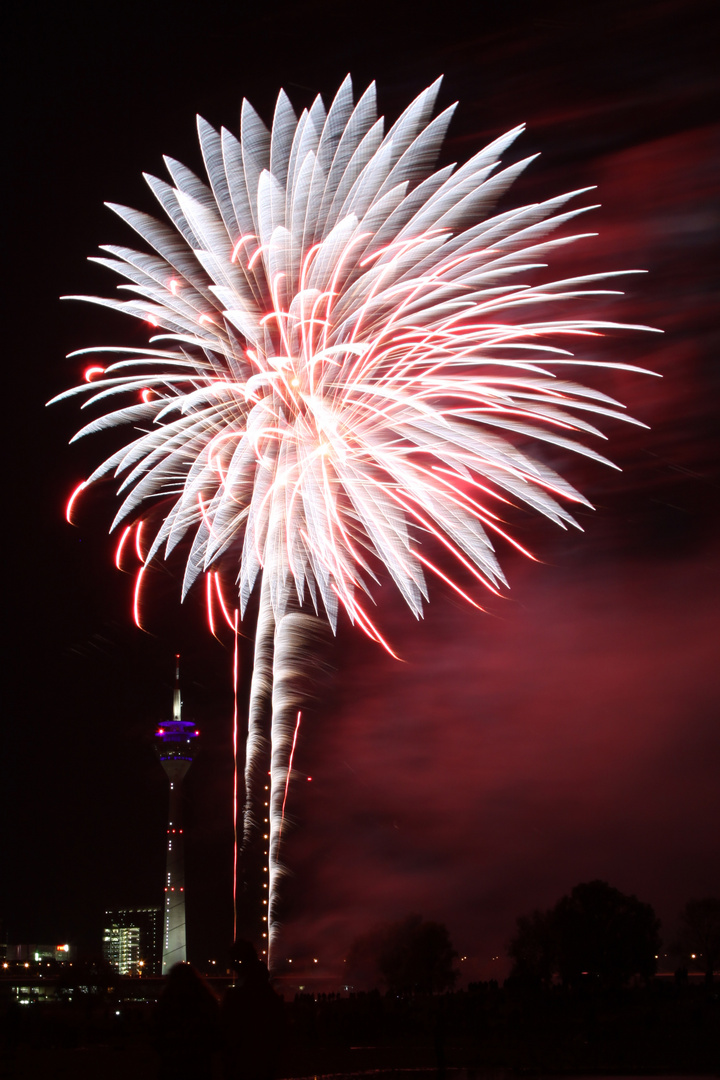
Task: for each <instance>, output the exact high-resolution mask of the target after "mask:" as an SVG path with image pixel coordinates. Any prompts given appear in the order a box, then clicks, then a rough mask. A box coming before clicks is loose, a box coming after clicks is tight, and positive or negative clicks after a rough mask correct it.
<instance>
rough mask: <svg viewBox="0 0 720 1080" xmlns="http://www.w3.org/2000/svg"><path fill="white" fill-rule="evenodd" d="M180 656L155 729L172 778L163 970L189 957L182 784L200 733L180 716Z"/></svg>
mask: <svg viewBox="0 0 720 1080" xmlns="http://www.w3.org/2000/svg"><path fill="white" fill-rule="evenodd" d="M181 711H182V698H181V696H180V657H179V655H176V657H175V692H174V694H173V716H172V720H168V721H167V722H166V723H164V724H161V725H160V726H159V727H158V729H157V731H156V732H155V738H156V739H157V742H156V743H155V746H156V749H157V752H158V757H159V758H160V764H161V765H162V767H163V769H164V770H165V774H166V776H167V778H168V780H169V781H170V803H169V808H168V827H167V863H166V868H165V870H166V874H165V907H164V915H165V925H164V928H163V942H162V945H163V950H162V973H163V975H166V974H167V973H168V971H169V970H170V968H171V967H172V966H173V964H177V963H180V962H185V961H186V960H187V938H186V932H185V859H184V852H183V830H182V785H183V780H184V779H185V775H186V773H187V771H188V769H189V768H190V766H191V764H192V760H193V757H194V756H195V740H196V739H197V737H198V735H199V734H200V732H199V731H198V730H197V728H196V727H195V725H194V724H193V723H191V722H190V721H189V720H183V719H182V718H181Z"/></svg>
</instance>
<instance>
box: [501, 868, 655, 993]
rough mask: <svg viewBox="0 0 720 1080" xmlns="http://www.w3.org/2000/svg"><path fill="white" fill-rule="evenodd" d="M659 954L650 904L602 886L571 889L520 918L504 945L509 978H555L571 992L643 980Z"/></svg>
mask: <svg viewBox="0 0 720 1080" xmlns="http://www.w3.org/2000/svg"><path fill="white" fill-rule="evenodd" d="M659 950H660V922H659V920H658V918H657V916H656V915H655V912H654V911H653V909H652V907H651V906H650V904H644V903H642V901H640V900H638V899H637V897H635V896H626V895H625V894H624V893H621V892H620V891H619V890H618V889H614V888H613V887H612V886H611V885H608V884H607V882H605V881H590V882H587V883H586V884H582V885H576V886H575V888H574V889H573V890H572V891H571V892H570V894H569V895H568V896H563V897H561V899H560V900H558V902H557V903H556V904H555V906H554V907H552V908H551V909H550V910H549V911H534V912H533V914H532V915H527V916H521V917H520V918H519V919H518V920H517V932H516V934H515V936H514V937H513V939H512V941H511V942H510V945H509V946H508V954H509V956H510V958H511V959H512V960H513V961H514V964H513V970H512V977H513V978H515V979H519V980H526V981H532V982H536V983H540V984H542V985H549V984H550V983H551V982H553V981H556V980H558V979H559V980H560V982H561V983H562V984H563V985H564V986H567V987H571V988H574V987H577V986H579V985H580V984H581V983H582V982H585V983H587V982H593V981H594V982H596V983H598V984H599V985H601V986H603V987H607V988H613V987H620V986H624V985H626V984H627V983H628V982H629V981H630V979H632V978H633V976H640V977H641V978H642V979H649V978H650V977H651V976H652V975H654V973H655V970H656V967H657V956H658V953H659Z"/></svg>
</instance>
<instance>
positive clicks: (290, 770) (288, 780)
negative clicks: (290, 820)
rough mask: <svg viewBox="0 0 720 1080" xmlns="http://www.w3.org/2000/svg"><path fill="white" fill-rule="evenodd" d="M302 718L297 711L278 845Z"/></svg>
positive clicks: (279, 839) (300, 712) (280, 838)
mask: <svg viewBox="0 0 720 1080" xmlns="http://www.w3.org/2000/svg"><path fill="white" fill-rule="evenodd" d="M301 718H302V711H298V714H297V722H296V724H295V734H294V735H293V741H292V748H291V750H290V759H289V761H288V771H287V779H286V780H285V794H284V795H283V801H282V813H281V814H280V828H279V829H278V845H279V844H280V841H281V840H282V830H283V824H284V823H285V803H286V802H287V797H288V788H289V787H290V773H291V772H292V763H293V758H294V757H295V746H296V745H297V737H298V731H299V730H300V720H301Z"/></svg>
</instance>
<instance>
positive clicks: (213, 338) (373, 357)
mask: <svg viewBox="0 0 720 1080" xmlns="http://www.w3.org/2000/svg"><path fill="white" fill-rule="evenodd" d="M438 89H439V80H438V82H436V83H435V84H433V86H431V87H429V88H428V89H427V90H425V91H424V92H423V93H422V94H420V96H419V97H418V98H416V99H415V101H413V102H412V104H411V105H410V106H409V107H408V109H407V110H406V111H405V112H404V113H403V114H402V116H401V117H400V119H399V120H398V121H397V122H396V123H395V124H394V125H393V126H392V127H391V128H390V130H389V131H388V132H387V133H385V130H384V123H383V120H382V119H378V117H377V112H376V101H375V88H374V86H370V87H369V88H368V89H367V90H366V91H365V93H364V94H363V95H362V97H361V98H360V99H359V101H358V102H357V103H355V102H354V99H353V91H352V85H351V82H350V79H349V77H348V78H347V79H346V80H345V82H344V83H343V85H342V86H341V88H340V90H339V91H338V93H337V95H336V97H335V99H334V101H333V102H332V104H331V106H330V108H329V109H327V110H326V109H325V106H324V105H323V102H322V100H321V99H320V98H319V97H318V98H317V99H316V100H315V102H314V103H313V105H312V107H311V108H310V109H309V110H305V111H303V112H302V114H301V115H300V117H299V118H298V117H297V116H296V114H295V112H294V111H293V108H292V106H291V104H290V102H289V100H288V98H287V97H286V95H285V94H284V93H283V92H281V93H280V96H279V98H278V101H277V106H276V109H275V116H274V119H273V124H272V128H271V130H268V129H267V127H266V126H265V125H264V123H263V122H262V121H261V119H260V118H259V117H258V115H257V113H256V112H255V111H254V110H253V108H252V106H250V105H249V104H248V102H243V106H242V114H241V127H240V138H239V139H237V138H235V137H234V136H233V135H231V134H230V133H229V132H228V131H226V130H225V129H223V130H222V131H221V132H217V131H216V130H214V129H213V128H212V127H211V126H210V125H209V124H208V123H206V122H205V121H204V120H203V119H199V120H198V130H199V137H200V145H201V148H202V153H203V158H204V162H205V168H206V170H207V178H208V182H207V183H206V182H204V181H202V180H200V179H199V178H198V177H197V176H196V175H194V173H192V172H191V171H190V170H189V169H187V168H186V167H185V166H183V165H181V164H180V163H179V162H178V161H175V160H173V159H170V158H166V159H165V162H166V165H167V169H168V172H169V174H170V177H171V180H172V184H168V183H166V182H165V181H163V180H160V179H157V178H156V177H153V176H147V177H146V179H147V182H148V184H149V186H150V188H151V189H152V191H153V193H154V195H155V196H156V198H157V199H158V201H159V202H160V204H161V206H162V208H163V210H164V211H165V214H166V215H167V218H168V219H169V222H168V223H161V222H159V221H157V220H155V219H154V218H152V217H149V216H148V215H146V214H144V213H140V212H138V211H135V210H131V209H128V208H126V207H123V206H116V205H113V206H111V209H113V210H114V211H115V212H116V213H117V214H118V215H119V216H120V217H121V218H123V220H124V221H126V222H127V223H128V224H129V225H130V226H131V227H132V228H133V229H134V230H135V231H136V232H137V233H139V235H140V236H141V237H142V238H143V240H144V241H146V242H147V244H149V246H150V247H151V248H152V249H153V250H154V254H150V253H141V252H138V251H135V250H133V249H131V248H128V247H119V246H110V247H105V248H103V249H102V250H103V252H104V253H105V254H104V255H103V256H102V257H101V258H98V259H96V260H95V261H96V262H98V263H100V264H101V265H102V266H105V267H107V268H108V269H110V270H113V271H114V272H116V273H118V274H120V276H121V277H123V278H124V279H125V283H124V284H122V285H120V289H122V290H124V291H125V292H126V294H127V295H128V298H127V299H117V298H114V299H106V298H97V297H77V298H76V299H83V300H89V301H91V302H92V303H96V304H102V305H105V306H107V307H110V308H113V309H115V310H119V311H124V312H126V313H128V314H130V315H132V316H134V317H135V318H138V319H141V320H144V321H145V322H146V323H147V324H149V325H150V326H151V327H154V328H156V331H157V332H156V333H155V334H154V335H153V336H152V338H151V346H150V347H148V348H144V349H96V350H93V349H88V350H83V352H85V353H104V354H105V355H106V356H107V357H109V362H107V363H106V366H104V367H100V366H99V365H95V364H94V365H93V367H91V368H89V369H88V372H87V380H88V381H87V382H86V384H85V385H83V386H81V387H77V388H75V389H74V390H71V391H68V394H64V395H61V397H66V396H68V395H69V394H74V393H78V392H82V391H86V392H89V398H88V400H87V401H86V402H85V405H87V406H93V405H97V404H100V405H102V406H103V407H107V406H109V407H110V411H107V412H105V413H104V415H102V416H100V417H98V418H97V419H94V420H92V421H91V422H90V423H89V424H88V425H87V426H86V427H84V428H83V429H82V430H81V431H80V432H79V433H78V436H76V438H79V437H80V436H82V435H86V434H90V433H93V432H97V431H100V430H102V429H104V428H108V427H112V426H116V425H125V424H129V425H131V426H133V427H135V428H136V429H139V434H137V436H136V437H135V438H133V440H132V441H131V442H130V443H129V444H127V445H126V446H124V447H123V448H122V449H120V450H118V451H117V452H116V453H115V454H113V455H112V456H111V457H109V458H108V459H107V460H106V461H105V462H103V464H102V465H100V466H99V468H97V469H96V470H95V472H93V473H92V475H91V476H90V477H89V478H88V480H87V481H85V482H84V484H83V485H81V487H82V489H84V488H86V487H87V486H88V485H89V484H91V483H93V482H94V481H96V480H100V479H101V478H103V477H107V476H113V475H114V476H119V477H121V478H122V482H121V484H120V492H121V493H123V495H124V498H123V501H122V505H121V506H120V509H119V511H118V514H117V517H116V519H115V523H114V524H115V525H117V524H119V523H121V522H128V521H130V522H131V523H134V522H137V521H139V520H141V519H142V520H143V523H144V531H143V536H142V541H141V538H140V535H139V533H137V534H136V544H137V549H138V553H139V555H140V558H141V561H142V568H143V569H144V568H145V567H146V566H147V565H148V564H149V563H150V561H151V560H153V559H154V558H155V557H156V556H160V557H166V556H167V555H169V553H170V552H171V551H172V550H173V549H174V548H175V547H176V546H177V545H178V544H179V543H180V542H181V541H183V540H184V541H185V542H186V544H187V545H188V554H187V558H186V563H185V574H184V581H183V594H184V593H185V592H186V591H187V590H188V589H189V588H190V586H191V585H192V584H193V582H194V581H195V580H196V579H197V578H198V576H200V575H202V574H207V575H209V577H208V582H209V593H208V595H209V596H210V595H211V594H213V589H214V588H215V586H218V583H219V579H218V576H217V570H218V569H219V568H220V569H222V568H225V571H226V573H227V571H228V569H229V571H230V572H231V573H232V576H233V578H234V580H235V581H236V582H237V597H238V599H237V606H238V607H239V609H240V611H241V612H244V611H245V608H246V605H247V603H248V600H249V597H250V595H251V593H252V591H253V589H254V587H255V585H256V584H257V581H258V577H259V576H261V578H262V585H261V590H260V609H259V618H258V626H257V631H256V641H255V668H254V674H253V682H252V688H251V702H250V714H249V735H248V747H247V755H246V762H247V765H246V782H247V791H248V802H247V805H246V816H245V836H246V840H247V839H249V837H250V835H251V834H252V830H253V829H254V827H255V825H256V824H257V823H258V816H257V815H256V814H255V813H254V807H253V804H252V803H253V801H252V791H253V785H254V784H255V782H256V776H257V771H258V768H259V766H260V764H261V763H262V762H263V761H264V760H265V755H266V754H267V753H268V752H269V754H270V772H271V785H270V787H271V791H270V800H269V802H270V807H269V827H270V834H269V836H270V854H271V859H270V867H271V869H270V875H271V878H270V894H271V899H270V903H269V916H268V917H269V920H270V928H269V930H268V933H269V935H270V942H271V943H272V941H273V935H274V929H273V912H274V902H275V898H276V893H277V889H276V879H277V873H278V871H279V852H278V849H279V842H280V835H281V828H282V820H283V814H284V806H285V799H286V797H287V779H288V775H289V772H288V770H289V760H290V754H291V750H292V746H293V745H294V740H295V738H296V737H297V724H296V718H297V716H298V711H299V709H300V708H301V707H302V704H303V693H300V692H299V691H297V689H293V687H295V688H296V687H297V683H298V679H299V678H300V676H301V674H302V669H303V665H304V661H303V657H304V655H305V650H306V649H307V647H308V642H309V640H310V639H313V638H318V637H319V636H321V627H322V626H327V625H329V626H331V627H332V628H333V630H334V629H335V627H336V624H337V618H338V612H339V611H340V610H343V611H344V612H345V613H346V614H347V616H348V617H349V619H350V620H351V622H353V623H357V624H358V625H359V626H360V628H361V629H362V630H363V631H364V632H365V633H366V634H368V635H369V636H370V637H371V638H373V639H375V640H376V641H378V642H379V643H380V644H382V645H383V646H384V647H386V648H388V650H390V645H389V644H388V643H387V642H386V641H385V640H384V639H383V637H382V635H381V632H380V630H379V628H378V626H377V624H376V620H375V619H374V617H371V615H370V612H369V605H370V602H371V588H372V584H373V583H377V582H378V580H379V575H380V573H381V571H382V573H383V574H388V575H389V576H390V577H391V578H392V580H393V581H394V582H395V585H396V586H397V588H398V589H399V591H400V593H401V594H402V596H403V598H404V600H405V602H406V603H407V605H408V606H409V607H410V609H411V611H412V612H413V614H414V615H416V616H420V615H421V613H422V604H423V601H424V600H426V599H427V596H428V592H427V584H426V581H427V578H428V575H430V576H437V577H438V578H440V579H442V580H443V582H445V583H446V584H447V585H448V586H449V587H450V588H452V589H454V590H455V591H456V592H457V593H459V594H460V595H461V596H462V597H463V598H464V599H466V600H468V601H469V602H470V603H476V600H475V598H474V596H473V592H476V588H475V586H476V584H478V583H479V584H480V585H482V586H484V587H486V588H488V589H491V590H497V589H498V588H499V587H501V586H503V585H504V584H505V579H504V577H503V573H502V570H501V568H500V565H499V563H498V560H497V558H496V555H495V552H494V548H493V537H494V536H498V535H499V536H502V537H504V538H506V539H507V540H509V542H510V543H514V541H513V540H512V538H511V537H509V536H508V534H507V532H506V530H505V526H504V523H503V519H502V517H501V515H500V511H501V510H502V509H503V506H504V504H506V503H508V502H510V503H521V504H525V505H526V506H528V507H530V508H532V509H533V510H537V511H538V512H539V513H541V514H543V515H545V516H546V517H547V518H549V519H550V520H552V521H554V522H555V523H556V524H558V525H560V526H563V527H566V526H568V525H574V524H575V522H574V520H573V517H572V515H571V513H570V512H569V510H568V508H567V504H568V503H570V504H572V503H575V504H577V503H582V504H585V505H588V504H587V502H586V500H585V499H584V498H583V496H582V495H580V494H579V493H578V492H577V491H576V490H575V489H574V488H573V487H572V486H571V485H570V484H568V483H567V482H566V481H565V480H564V479H562V478H561V477H560V476H558V475H557V474H556V473H555V472H554V471H553V470H551V469H550V468H549V467H548V466H547V465H546V464H544V463H543V462H542V461H541V460H540V459H539V458H537V457H534V456H532V454H531V453H530V452H529V451H528V449H527V444H528V443H529V442H530V441H531V440H541V441H542V442H545V443H552V444H554V445H555V446H557V447H561V448H563V449H565V450H572V451H575V452H577V453H581V454H585V455H587V456H589V457H591V458H594V459H595V460H597V461H605V458H603V457H601V455H599V454H598V453H597V452H596V451H595V450H594V449H591V448H589V447H588V446H586V445H585V444H584V443H583V442H581V441H578V440H577V437H578V436H580V437H586V436H598V435H599V434H600V433H599V432H598V431H597V430H596V428H595V427H594V426H593V425H592V424H591V423H589V422H588V419H587V417H588V415H591V414H593V413H594V414H601V415H605V416H610V417H623V418H624V419H627V417H626V415H625V414H624V413H623V412H622V407H621V406H620V405H619V404H618V403H617V402H615V401H613V400H612V399H610V398H608V397H606V396H605V395H603V394H602V393H600V392H598V391H597V390H595V389H588V388H586V387H583V386H580V385H578V384H576V383H575V382H570V381H567V380H566V379H561V378H558V375H557V372H558V371H562V370H564V369H565V368H566V367H567V366H568V365H569V364H578V363H582V362H583V361H582V358H580V359H577V358H575V357H574V356H573V355H572V353H570V352H568V351H567V350H566V349H565V348H562V347H560V345H559V344H558V342H559V341H560V340H562V341H563V342H564V343H567V341H568V340H569V339H570V338H583V337H585V336H587V335H595V334H598V333H602V332H603V330H605V329H606V328H608V327H610V326H614V325H615V324H611V323H603V322H598V321H594V320H592V319H577V318H574V319H566V318H560V319H556V318H555V319H550V320H549V321H544V320H542V319H541V318H539V315H540V313H541V312H542V309H543V306H544V305H557V304H563V303H564V302H565V301H567V300H568V299H571V298H572V299H573V300H574V301H577V298H578V297H587V296H590V295H596V294H598V293H600V292H606V291H607V290H605V289H602V288H601V287H600V285H601V282H602V279H603V278H606V277H608V276H610V275H606V274H594V275H587V276H583V277H573V278H570V279H565V280H561V281H553V280H549V281H548V280H544V278H543V273H542V270H543V268H544V266H545V260H546V259H547V257H548V256H549V255H550V254H551V252H552V251H553V249H554V248H555V247H557V246H559V245H565V244H568V243H569V242H572V241H574V240H577V239H579V238H580V236H582V235H589V234H570V235H568V230H567V229H565V228H563V230H562V235H561V236H560V237H559V238H557V237H556V238H553V239H550V238H549V237H550V234H552V233H553V231H554V230H556V229H558V228H560V227H565V226H567V225H568V223H570V222H572V221H573V219H574V218H576V217H577V216H578V215H579V214H582V213H583V212H585V211H586V210H587V209H589V208H590V207H588V206H581V207H579V208H572V209H570V208H568V207H569V204H570V203H571V201H572V200H575V199H577V198H578V197H579V196H581V195H583V194H584V193H585V191H587V190H589V189H584V190H583V191H573V192H569V193H567V194H564V195H561V196H558V197H557V198H554V199H549V200H547V201H546V202H543V203H539V204H533V205H529V206H522V207H519V208H517V209H513V210H506V211H504V212H501V213H496V212H495V211H494V206H495V204H496V202H497V200H498V198H499V197H500V196H501V195H502V194H503V193H504V192H505V190H506V189H507V188H508V187H509V186H510V184H511V183H512V182H513V180H514V179H515V178H516V177H517V176H518V175H519V174H520V173H521V172H522V170H523V169H524V168H525V167H526V165H527V164H528V163H529V161H530V160H531V159H526V160H524V161H520V162H518V163H517V164H514V165H512V166H510V167H509V168H505V169H500V168H499V159H500V156H501V154H502V153H503V151H504V150H505V149H506V148H507V147H508V146H509V145H510V144H511V143H512V142H513V140H514V139H515V138H516V137H517V136H518V135H519V133H520V132H521V130H522V128H521V127H518V128H515V129H514V130H513V131H510V132H508V133H507V134H506V135H503V136H502V137H501V138H499V139H497V140H496V141H495V142H493V143H491V144H490V145H489V146H487V147H486V148H484V149H483V150H481V151H480V152H479V153H478V154H476V155H475V156H474V157H472V158H471V159H470V160H469V161H468V162H467V163H466V164H464V165H462V166H461V167H459V168H458V167H455V166H453V165H448V166H446V167H445V168H441V169H439V170H436V169H435V163H436V160H437V156H438V153H439V150H440V147H441V144H442V141H443V137H444V135H445V132H446V130H447V126H448V124H449V122H450V119H451V116H452V113H453V109H454V106H453V107H452V108H449V109H446V110H445V111H444V112H441V113H440V114H439V115H438V116H436V117H435V118H434V119H433V111H434V106H435V100H436V97H437V92H438ZM528 280H529V281H530V282H531V283H530V284H528V283H527V282H528ZM573 307H577V303H575V304H573ZM528 313H529V314H530V315H531V318H532V320H533V321H523V315H524V314H528ZM113 354H115V355H114V356H113ZM606 366H615V367H621V366H623V365H621V364H613V365H606ZM118 397H119V398H120V399H121V401H120V403H119V406H120V407H115V405H114V404H113V402H114V400H115V399H116V398H118ZM56 400H58V399H56ZM149 508H150V509H149ZM153 508H154V509H153ZM127 537H128V529H127V527H126V529H125V532H124V533H123V535H122V539H121V543H124V542H125V541H126V539H127ZM516 546H518V545H516ZM438 548H444V549H445V551H446V553H447V556H446V557H443V558H442V565H439V564H438V559H437V555H435V554H434V552H435V550H436V549H438ZM119 559H120V554H118V561H119ZM452 561H454V564H455V565H456V567H457V569H458V574H451V573H450V572H449V571H448V569H447V567H448V564H449V562H452ZM213 582H214V585H213V584H212V583H213ZM138 595H139V583H138V589H137V590H136V609H137V596H138ZM219 599H220V601H221V604H222V603H224V601H223V598H222V594H219ZM233 606H234V605H233ZM313 612H314V613H315V615H313V614H312V613H313ZM226 616H227V618H228V622H229V623H230V624H231V625H232V624H233V620H232V615H231V614H230V613H229V612H226ZM317 616H319V617H320V618H318V617H317ZM300 681H301V682H302V679H300ZM306 691H307V688H305V692H304V693H305V696H306ZM270 717H271V719H270Z"/></svg>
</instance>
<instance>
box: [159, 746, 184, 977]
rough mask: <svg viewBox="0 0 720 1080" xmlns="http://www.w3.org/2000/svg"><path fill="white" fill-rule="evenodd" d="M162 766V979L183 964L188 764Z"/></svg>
mask: <svg viewBox="0 0 720 1080" xmlns="http://www.w3.org/2000/svg"><path fill="white" fill-rule="evenodd" d="M162 764H163V768H164V769H165V772H166V773H167V776H168V779H169V781H170V798H169V802H168V826H167V855H166V861H165V912H164V915H165V919H164V928H163V956H162V973H163V975H166V974H167V973H168V971H169V970H170V968H171V967H172V966H173V964H178V963H185V961H186V960H187V931H186V922H185V852H184V845H183V827H182V789H183V779H184V776H185V773H186V772H187V770H188V769H189V767H190V762H189V761H178V760H175V761H172V760H169V761H163V763H162Z"/></svg>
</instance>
